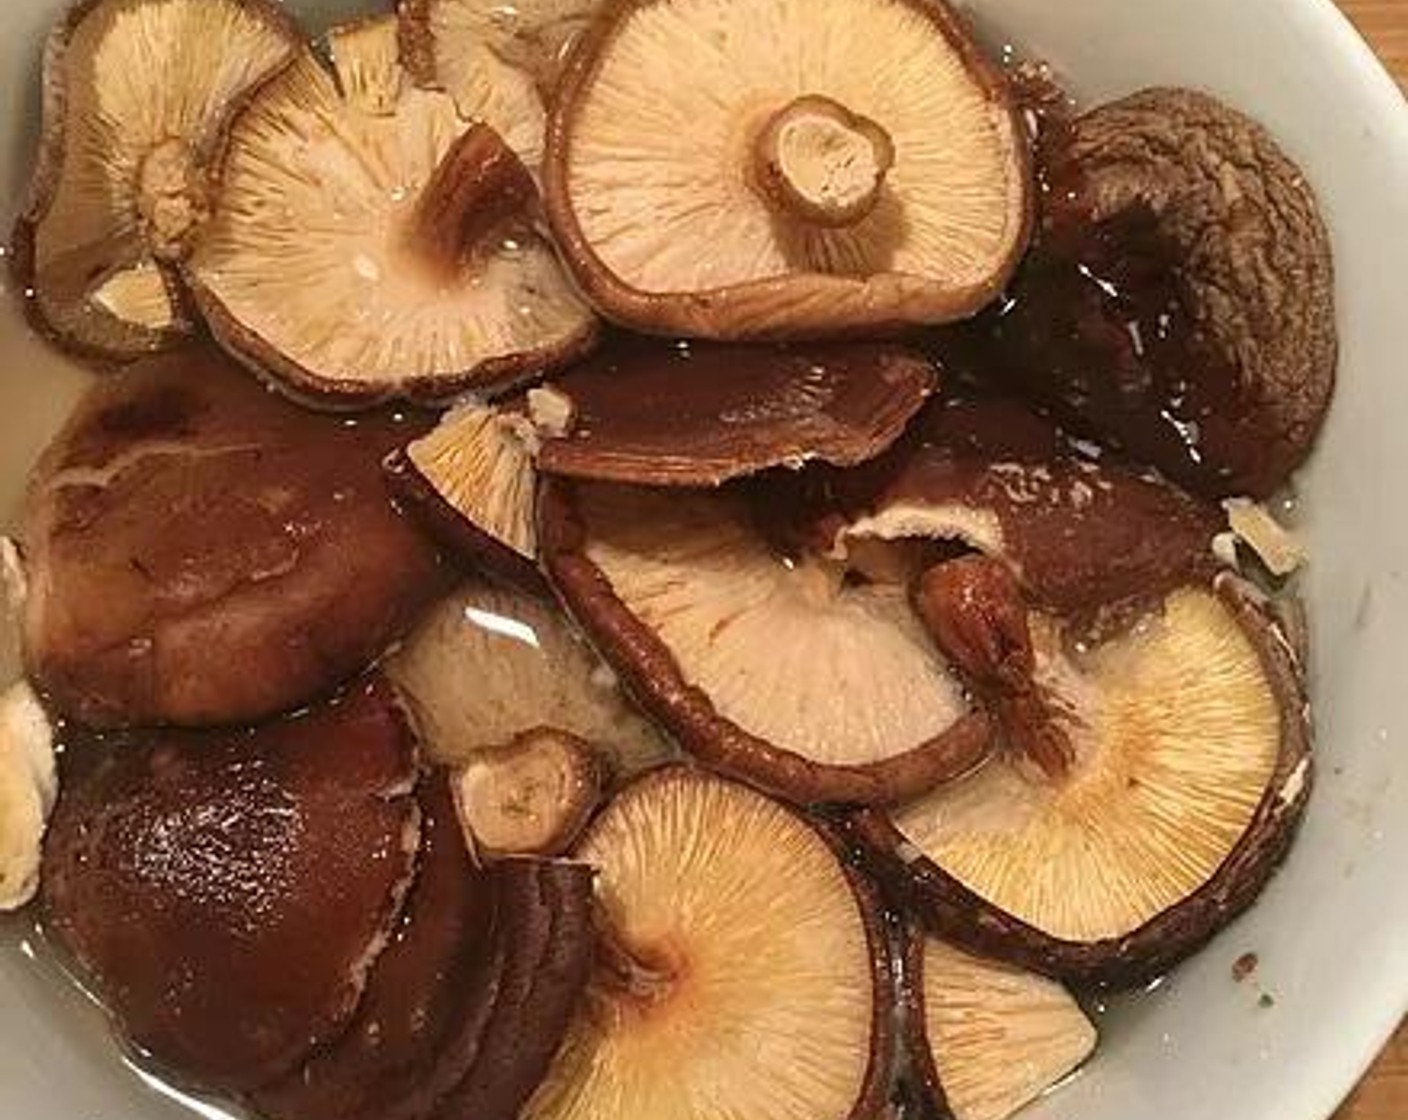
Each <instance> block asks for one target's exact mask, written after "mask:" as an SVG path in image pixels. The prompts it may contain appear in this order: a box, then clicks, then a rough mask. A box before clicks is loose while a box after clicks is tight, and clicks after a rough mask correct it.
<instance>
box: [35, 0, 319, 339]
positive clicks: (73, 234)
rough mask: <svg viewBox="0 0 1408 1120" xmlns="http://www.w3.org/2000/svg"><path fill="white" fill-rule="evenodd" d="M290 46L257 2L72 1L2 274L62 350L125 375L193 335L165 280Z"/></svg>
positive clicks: (49, 55)
mask: <svg viewBox="0 0 1408 1120" xmlns="http://www.w3.org/2000/svg"><path fill="white" fill-rule="evenodd" d="M299 41H300V36H299V34H298V31H297V29H296V28H295V27H294V25H293V22H292V20H291V19H290V18H289V17H288V16H287V15H286V14H284V11H283V9H282V8H281V7H279V6H278V5H276V4H272V3H268V2H266V0H83V2H81V3H78V4H76V5H75V6H74V7H73V8H72V9H71V10H70V12H69V13H68V15H67V16H65V17H64V18H63V19H62V20H61V21H60V22H59V24H58V26H57V27H56V28H55V29H54V31H53V33H52V34H51V35H50V37H49V42H48V45H47V47H46V49H45V53H44V79H43V81H44V119H43V124H42V127H43V132H42V135H41V139H40V150H39V160H38V163H37V165H36V167H35V170H34V175H33V178H32V180H31V182H30V188H29V198H28V201H27V202H26V203H25V206H24V209H23V210H22V212H21V214H20V217H19V220H18V222H17V223H16V226H15V231H14V268H15V273H16V276H17V279H18V281H19V283H20V284H21V285H22V286H23V288H24V289H25V293H26V296H27V297H28V298H27V301H26V302H27V307H28V310H29V313H30V317H31V319H32V320H33V321H34V322H35V324H36V325H37V326H38V328H39V329H40V330H42V331H43V332H44V333H45V334H47V335H49V336H51V337H52V338H54V339H55V340H56V341H58V342H59V343H60V344H61V345H63V346H65V347H67V348H69V349H72V350H75V351H78V352H80V353H84V354H87V355H90V356H94V357H98V358H105V359H113V360H129V359H132V358H135V357H138V356H140V355H142V354H144V353H150V352H151V351H154V350H160V349H163V348H164V347H166V346H169V345H172V344H174V343H175V342H176V341H177V340H178V339H179V337H180V336H181V335H183V334H186V333H188V332H189V331H190V330H191V329H192V322H191V318H190V315H189V313H188V311H187V309H186V307H185V306H184V304H183V302H182V300H181V298H180V296H179V294H178V291H177V286H176V284H175V282H174V274H173V272H172V271H171V265H172V264H173V263H174V262H176V261H178V260H179V259H180V258H181V257H182V256H184V255H185V253H186V252H187V251H188V249H189V247H190V243H191V239H192V238H193V237H194V236H195V234H196V232H197V231H198V229H199V227H200V226H201V224H202V223H203V222H204V221H205V220H206V219H207V218H208V217H209V213H210V207H211V204H212V203H211V183H210V179H209V169H210V161H211V157H212V154H213V149H214V146H215V144H216V139H217V135H218V132H219V128H220V125H221V123H222V121H223V120H224V118H225V116H226V114H227V113H228V111H229V109H230V107H231V105H232V104H233V103H235V102H236V101H237V100H238V99H239V98H240V97H241V96H242V95H243V94H244V93H245V92H246V91H247V90H248V89H249V88H250V87H251V86H253V85H254V84H255V83H257V82H259V81H260V80H262V79H263V78H264V77H265V76H266V75H267V74H269V73H271V72H272V71H274V70H275V69H277V68H278V67H279V66H281V65H283V63H284V62H285V61H286V60H288V59H289V58H290V57H292V55H293V53H294V52H295V51H296V50H297V48H298V44H299Z"/></svg>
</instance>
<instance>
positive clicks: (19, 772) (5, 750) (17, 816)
mask: <svg viewBox="0 0 1408 1120" xmlns="http://www.w3.org/2000/svg"><path fill="white" fill-rule="evenodd" d="M57 795H58V778H57V776H56V774H55V767H54V730H53V728H52V727H51V726H50V724H49V718H48V716H46V715H45V714H44V709H43V707H42V706H41V705H40V703H39V698H38V697H37V696H35V694H34V690H33V689H32V688H30V686H29V685H28V684H25V683H23V682H22V683H20V684H17V685H14V686H12V687H11V688H10V689H9V690H8V691H6V692H5V693H4V694H3V695H0V911H6V910H18V909H20V907H22V906H25V905H27V904H28V903H29V902H30V900H31V899H33V898H34V895H35V892H36V891H38V889H39V864H40V854H41V847H42V843H43V839H44V828H45V825H46V824H47V822H48V820H49V814H50V813H51V812H52V811H53V808H54V799H55V798H56V797H57Z"/></svg>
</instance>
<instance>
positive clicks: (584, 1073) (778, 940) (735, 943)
mask: <svg viewBox="0 0 1408 1120" xmlns="http://www.w3.org/2000/svg"><path fill="white" fill-rule="evenodd" d="M577 854H578V856H579V857H580V858H581V859H582V860H584V861H585V862H587V863H589V864H591V865H592V866H594V867H596V868H597V871H598V878H597V906H598V922H599V925H600V931H601V932H600V936H601V949H600V951H599V953H598V957H597V963H596V967H595V971H594V973H593V976H592V979H591V981H590V984H589V987H588V990H587V995H586V999H585V1001H584V1002H583V1005H582V1009H581V1010H580V1011H579V1013H578V1014H577V1016H576V1018H575V1020H574V1021H573V1024H572V1026H571V1028H570V1029H569V1032H568V1035H567V1040H566V1042H565V1043H564V1044H563V1047H562V1049H561V1051H560V1052H559V1053H558V1055H557V1058H556V1059H555V1061H554V1062H553V1064H552V1067H551V1069H550V1070H549V1072H548V1075H547V1079H546V1080H545V1081H544V1083H543V1085H542V1086H541V1087H540V1088H539V1089H538V1091H537V1093H536V1094H535V1095H534V1097H533V1098H532V1100H531V1101H530V1103H529V1105H528V1107H527V1109H526V1111H525V1113H524V1116H525V1117H526V1118H527V1120H596V1118H599V1117H606V1116H617V1115H621V1114H622V1110H623V1109H629V1110H630V1111H634V1112H635V1113H636V1114H638V1115H640V1116H651V1117H662V1118H663V1117H686V1116H705V1115H717V1116H766V1117H769V1118H770V1120H794V1118H795V1120H849V1118H851V1117H857V1118H859V1117H864V1116H872V1115H874V1114H875V1113H876V1112H877V1111H878V1110H879V1108H880V1106H881V1104H882V1103H883V1101H884V1094H885V1091H886V1089H887V1087H888V1081H889V1074H890V1065H891V1061H892V1058H893V1052H894V1042H895V1017H894V1014H893V1013H894V996H893V985H892V980H891V976H890V969H889V955H888V949H887V946H886V941H885V935H884V931H883V928H882V926H881V923H880V919H879V915H878V911H877V909H876V907H875V903H874V900H873V899H872V898H871V897H870V896H869V894H868V893H867V891H866V889H865V888H864V887H863V886H862V885H861V884H860V883H859V881H858V880H856V879H855V878H854V877H853V876H852V875H851V873H850V872H849V871H848V870H847V869H846V868H845V867H844V866H843V864H842V863H841V862H840V860H839V859H838V858H837V856H836V854H835V852H834V851H833V850H832V848H831V846H830V845H829V844H828V842H827V840H826V839H824V838H823V837H822V835H821V834H820V833H819V832H818V831H817V830H816V829H815V828H814V827H813V826H812V825H810V824H808V823H807V822H806V821H804V820H803V819H802V818H801V817H799V816H797V815H796V814H794V813H793V812H792V811H790V810H788V809H786V808H784V807H782V806H781V805H779V804H777V803H776V802H773V801H770V800H768V799H767V798H766V797H764V796H762V795H761V794H758V793H755V792H753V791H752V790H750V789H748V788H746V787H744V786H740V785H735V784H734V783H732V782H729V781H725V780H723V779H721V778H717V777H713V776H711V775H708V774H705V773H703V772H701V771H697V770H689V769H685V768H683V767H671V768H668V769H665V770H660V771H656V772H655V773H653V774H649V775H646V776H645V777H643V778H641V779H639V780H638V781H636V782H635V783H634V784H632V785H631V786H629V787H628V788H627V789H626V790H624V791H623V792H622V793H620V794H619V795H618V796H617V797H616V799H615V800H614V801H612V802H611V804H610V805H609V806H608V807H607V808H606V809H605V810H604V811H603V813H602V815H601V816H600V817H599V818H598V819H597V820H596V821H595V822H594V823H593V825H592V827H591V829H590V830H589V831H588V833H587V836H586V837H585V839H584V840H583V842H582V844H581V845H580V847H579V849H578V853H577Z"/></svg>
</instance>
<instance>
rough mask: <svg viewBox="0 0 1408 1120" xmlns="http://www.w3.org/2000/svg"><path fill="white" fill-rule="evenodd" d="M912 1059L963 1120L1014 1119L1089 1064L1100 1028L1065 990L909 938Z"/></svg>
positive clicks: (934, 1093) (930, 1088)
mask: <svg viewBox="0 0 1408 1120" xmlns="http://www.w3.org/2000/svg"><path fill="white" fill-rule="evenodd" d="M906 948H907V953H906V961H905V980H906V995H907V997H908V999H907V1004H908V1006H906V1008H905V1013H906V1015H907V1017H908V1027H909V1031H908V1042H909V1056H910V1062H911V1064H912V1069H913V1071H914V1073H915V1074H917V1076H918V1078H919V1080H920V1081H921V1082H922V1084H923V1087H924V1089H925V1090H926V1091H927V1092H928V1093H929V1094H930V1095H931V1097H932V1098H933V1099H935V1100H937V1101H938V1102H939V1103H940V1104H941V1105H942V1106H943V1108H944V1109H945V1110H946V1111H947V1114H948V1115H950V1116H951V1117H952V1118H953V1120H1007V1117H1009V1116H1011V1115H1012V1114H1013V1113H1015V1112H1017V1111H1019V1110H1020V1109H1022V1108H1023V1107H1025V1106H1026V1105H1028V1104H1030V1103H1032V1102H1033V1101H1034V1100H1036V1099H1037V1098H1038V1097H1039V1096H1041V1095H1042V1094H1043V1093H1044V1092H1046V1091H1047V1090H1048V1089H1050V1088H1051V1087H1052V1086H1054V1085H1056V1084H1057V1083H1058V1082H1059V1081H1061V1080H1062V1078H1065V1077H1067V1076H1069V1075H1070V1073H1071V1072H1072V1071H1073V1070H1074V1069H1075V1068H1076V1067H1077V1066H1079V1065H1080V1064H1081V1063H1082V1062H1084V1061H1085V1060H1086V1059H1087V1058H1088V1057H1090V1055H1091V1054H1092V1053H1093V1052H1094V1050H1095V1043H1096V1033H1095V1026H1094V1024H1092V1023H1091V1021H1090V1020H1089V1019H1088V1018H1087V1017H1086V1015H1085V1012H1083V1011H1082V1010H1081V1008H1080V1004H1078V1003H1076V1001H1075V1000H1074V999H1073V998H1072V997H1071V994H1070V993H1069V992H1067V991H1066V990H1065V989H1064V988H1063V987H1061V985H1060V984H1058V983H1056V982H1055V981H1053V980H1048V979H1047V978H1046V977H1044V976H1037V975H1035V974H1033V973H1030V972H1023V971H1022V970H1020V969H1017V968H1013V967H1012V966H1011V965H1005V964H999V963H997V962H995V961H987V960H982V959H981V958H979V957H973V956H969V955H968V954H967V953H965V952H963V951H962V950H960V949H956V948H954V947H953V946H951V945H947V944H945V943H944V942H942V941H940V940H938V939H937V938H934V937H926V936H924V935H922V934H918V933H916V934H914V935H912V936H910V937H909V938H908V943H907V947H906Z"/></svg>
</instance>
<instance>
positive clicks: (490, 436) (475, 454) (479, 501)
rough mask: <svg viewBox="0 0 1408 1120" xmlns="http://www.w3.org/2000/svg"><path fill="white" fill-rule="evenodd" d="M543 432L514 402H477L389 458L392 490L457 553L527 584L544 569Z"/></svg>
mask: <svg viewBox="0 0 1408 1120" xmlns="http://www.w3.org/2000/svg"><path fill="white" fill-rule="evenodd" d="M535 442H536V437H535V436H534V434H533V431H532V428H531V426H530V424H529V422H528V420H527V419H526V418H525V417H524V416H523V415H522V414H521V413H519V412H517V411H515V410H513V409H509V408H496V407H493V406H491V405H486V404H480V403H477V402H470V403H468V404H464V405H461V406H460V407H458V408H456V409H454V410H453V411H451V412H450V413H448V414H447V415H446V416H445V417H444V418H443V419H442V420H441V421H440V424H439V425H438V426H437V427H436V428H435V429H434V430H433V431H431V432H429V433H428V434H426V435H425V436H422V437H421V438H420V439H418V440H416V441H414V442H413V443H410V444H408V445H407V446H406V447H405V449H404V450H402V451H398V452H396V453H395V454H393V455H392V456H391V458H390V459H388V460H387V463H386V469H387V478H388V479H389V481H390V483H391V487H392V489H393V490H394V491H395V493H396V494H397V496H398V497H400V498H401V500H402V501H403V502H404V503H405V504H406V506H407V507H408V509H410V510H411V511H412V512H413V513H415V514H416V516H417V517H418V519H419V520H420V522H421V524H423V525H424V526H425V528H426V530H427V531H428V532H430V533H431V534H432V535H434V536H435V538H436V539H437V540H438V541H440V542H441V544H443V545H444V546H445V548H446V549H448V550H449V551H450V552H451V553H452V554H453V555H456V556H459V557H462V558H463V559H464V560H465V561H466V562H467V563H469V564H471V565H473V566H474V567H476V568H480V569H482V570H484V571H485V572H487V573H489V574H491V575H495V576H498V577H500V578H502V579H504V580H506V581H508V582H509V583H511V584H513V585H515V586H517V587H521V588H523V589H525V590H527V591H534V592H541V591H542V590H543V580H542V576H541V575H540V574H539V572H538V566H537V559H538V528H537V524H536V512H537V501H538V476H537V472H536V471H535V470H534V468H533V446H534V444H535Z"/></svg>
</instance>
